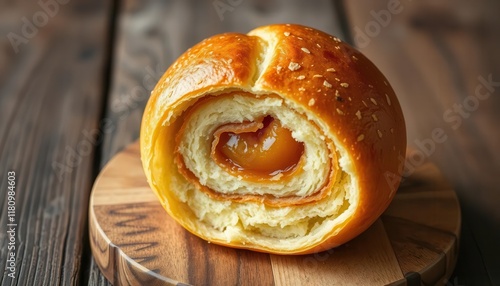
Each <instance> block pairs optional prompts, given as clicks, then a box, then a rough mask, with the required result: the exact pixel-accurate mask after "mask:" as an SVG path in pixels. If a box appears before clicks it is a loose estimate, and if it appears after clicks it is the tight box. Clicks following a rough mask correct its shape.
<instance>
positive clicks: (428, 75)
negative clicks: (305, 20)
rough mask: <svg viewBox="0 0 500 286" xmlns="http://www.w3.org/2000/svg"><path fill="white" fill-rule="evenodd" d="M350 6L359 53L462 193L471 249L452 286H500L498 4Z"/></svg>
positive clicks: (418, 142) (419, 144)
mask: <svg viewBox="0 0 500 286" xmlns="http://www.w3.org/2000/svg"><path fill="white" fill-rule="evenodd" d="M345 3H346V7H347V10H348V18H349V19H350V21H351V23H350V27H351V29H352V34H353V37H354V39H355V41H356V43H357V45H358V47H359V48H360V50H361V51H362V52H364V53H365V54H366V55H367V56H368V57H369V58H371V59H372V60H373V61H374V62H375V63H376V64H377V65H378V66H379V68H380V69H381V70H382V71H383V72H384V73H385V74H386V75H387V77H388V79H389V81H390V82H391V83H392V85H393V87H394V89H395V91H396V94H398V96H399V98H400V100H401V104H402V107H403V111H404V113H405V117H406V123H407V127H408V135H409V137H408V139H409V144H410V145H411V146H414V147H416V148H417V150H419V151H420V152H421V153H420V154H421V157H429V158H430V159H431V160H432V161H434V162H436V164H437V165H438V166H439V167H440V169H441V170H442V171H443V173H444V174H445V176H446V177H447V178H448V179H449V181H450V182H451V183H452V185H453V186H454V188H455V189H456V190H457V192H458V194H459V197H460V201H461V206H462V211H463V213H462V214H463V225H464V227H463V229H464V230H463V234H464V240H463V241H462V243H461V251H460V256H459V261H458V265H457V272H455V275H456V276H455V277H453V278H452V281H448V282H449V283H452V285H461V284H463V282H462V281H468V282H471V281H474V283H472V284H474V285H489V284H493V285H498V284H500V273H499V272H498V269H499V268H500V261H499V260H498V257H499V256H500V246H499V244H498V241H500V231H499V230H500V209H499V208H498V202H499V201H500V191H499V188H498V185H500V177H499V176H498V170H499V169H500V153H499V152H498V151H497V150H496V148H498V146H499V144H500V133H499V132H498V126H497V125H498V122H499V116H500V115H499V114H498V110H499V108H500V96H499V95H500V89H499V87H500V54H499V53H498V52H497V51H498V50H500V38H499V37H498V29H499V28H500V18H499V17H498V15H497V13H496V12H494V11H499V10H500V3H499V2H498V1H489V0H482V1H476V2H474V3H469V2H466V1H460V2H458V3H457V2H456V1H448V0H440V1H418V2H415V1H409V0H408V1H387V0H380V1H370V2H369V3H368V2H366V1H358V0H356V1H345ZM488 81H493V84H490V85H485V84H484V83H485V82H488ZM439 133H441V134H439ZM433 134H434V135H433ZM436 134H437V135H436ZM419 159H420V158H419V157H418V156H416V157H414V163H415V164H416V165H418V164H419V161H420V160H419ZM409 167H410V168H409V169H410V171H411V166H409ZM485 274H486V275H485ZM455 280H456V281H455ZM455 282H456V283H455ZM453 283H455V284H453ZM457 283H458V284H457Z"/></svg>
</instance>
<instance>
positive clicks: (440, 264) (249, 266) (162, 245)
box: [89, 142, 460, 285]
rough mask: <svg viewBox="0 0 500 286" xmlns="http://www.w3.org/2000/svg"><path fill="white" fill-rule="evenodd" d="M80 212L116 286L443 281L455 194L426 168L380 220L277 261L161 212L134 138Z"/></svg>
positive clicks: (452, 241)
mask: <svg viewBox="0 0 500 286" xmlns="http://www.w3.org/2000/svg"><path fill="white" fill-rule="evenodd" d="M89 213H90V219H89V221H90V234H91V245H92V252H93V254H94V258H95V261H96V264H97V265H98V266H99V267H100V268H101V270H102V272H103V274H104V275H105V277H107V278H108V279H109V280H110V281H111V282H112V283H113V284H115V285H145V284H147V285H168V284H174V285H175V284H193V285H200V284H202V285H304V284H311V285H387V284H391V283H395V285H406V283H407V282H408V279H413V280H416V281H420V282H422V283H425V285H436V284H446V281H447V279H448V278H449V277H450V275H451V274H452V271H453V268H454V265H455V262H456V258H457V251H458V234H459V232H460V208H459V205H458V200H457V197H456V195H455V193H454V191H453V190H452V189H451V188H450V186H449V185H448V184H447V183H446V181H445V180H444V179H443V178H442V176H441V174H440V172H439V170H438V169H437V168H436V167H435V166H434V165H432V164H431V163H425V164H423V165H421V166H419V167H418V168H417V169H416V170H415V171H414V172H413V173H412V174H411V175H410V176H409V177H408V178H407V179H406V181H405V183H404V184H403V185H402V186H401V188H400V189H399V190H398V194H397V195H396V198H395V200H394V201H393V203H392V204H391V205H390V207H389V209H388V210H387V211H386V212H385V213H384V214H383V215H382V217H381V219H379V220H378V221H377V222H376V223H375V224H374V225H372V227H371V228H370V229H368V230H367V231H366V232H364V233H363V234H361V235H360V236H359V237H357V238H355V239H354V240H352V241H350V242H349V243H347V244H345V245H343V246H340V247H338V248H335V249H325V250H324V251H323V252H318V253H314V254H310V255H295V256H293V255H291V256H286V255H269V254H265V253H258V252H253V251H248V250H238V249H232V248H228V247H224V246H219V245H215V244H211V243H208V242H206V241H204V240H202V239H200V238H198V237H196V236H194V235H192V234H190V233H189V232H187V231H186V230H184V229H183V228H182V227H181V226H180V225H178V224H177V223H176V222H175V221H174V220H173V219H172V218H171V217H170V216H168V215H167V213H166V212H165V211H164V210H163V208H162V206H161V205H160V203H159V201H158V200H157V199H156V197H155V196H154V194H153V192H152V191H151V189H150V188H149V186H148V184H147V182H146V178H145V176H144V173H143V170H142V165H141V162H140V154H139V144H138V143H137V142H136V143H133V144H131V145H130V146H129V147H128V148H126V149H125V150H124V151H122V152H120V153H119V154H118V155H117V156H116V157H114V158H113V159H112V160H111V161H110V163H109V164H108V165H106V167H105V168H104V169H103V171H102V172H101V174H100V175H99V177H98V179H97V180H96V183H95V185H94V187H93V191H92V195H91V199H90V210H89ZM408 277H410V278H408ZM415 277H416V278H415Z"/></svg>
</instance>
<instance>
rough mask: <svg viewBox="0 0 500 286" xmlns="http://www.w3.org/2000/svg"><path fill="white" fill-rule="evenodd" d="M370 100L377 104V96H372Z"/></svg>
mask: <svg viewBox="0 0 500 286" xmlns="http://www.w3.org/2000/svg"><path fill="white" fill-rule="evenodd" d="M370 100H371V101H372V102H373V104H375V105H377V101H376V100H375V98H373V97H370Z"/></svg>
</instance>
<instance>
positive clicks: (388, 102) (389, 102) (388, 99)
mask: <svg viewBox="0 0 500 286" xmlns="http://www.w3.org/2000/svg"><path fill="white" fill-rule="evenodd" d="M385 99H386V100H387V104H389V105H391V99H390V98H389V96H388V95H387V93H386V94H385Z"/></svg>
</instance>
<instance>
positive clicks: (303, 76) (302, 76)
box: [297, 75, 306, 80]
mask: <svg viewBox="0 0 500 286" xmlns="http://www.w3.org/2000/svg"><path fill="white" fill-rule="evenodd" d="M305 78H306V76H305V75H299V76H298V77H297V79H298V80H303V79H305Z"/></svg>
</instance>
